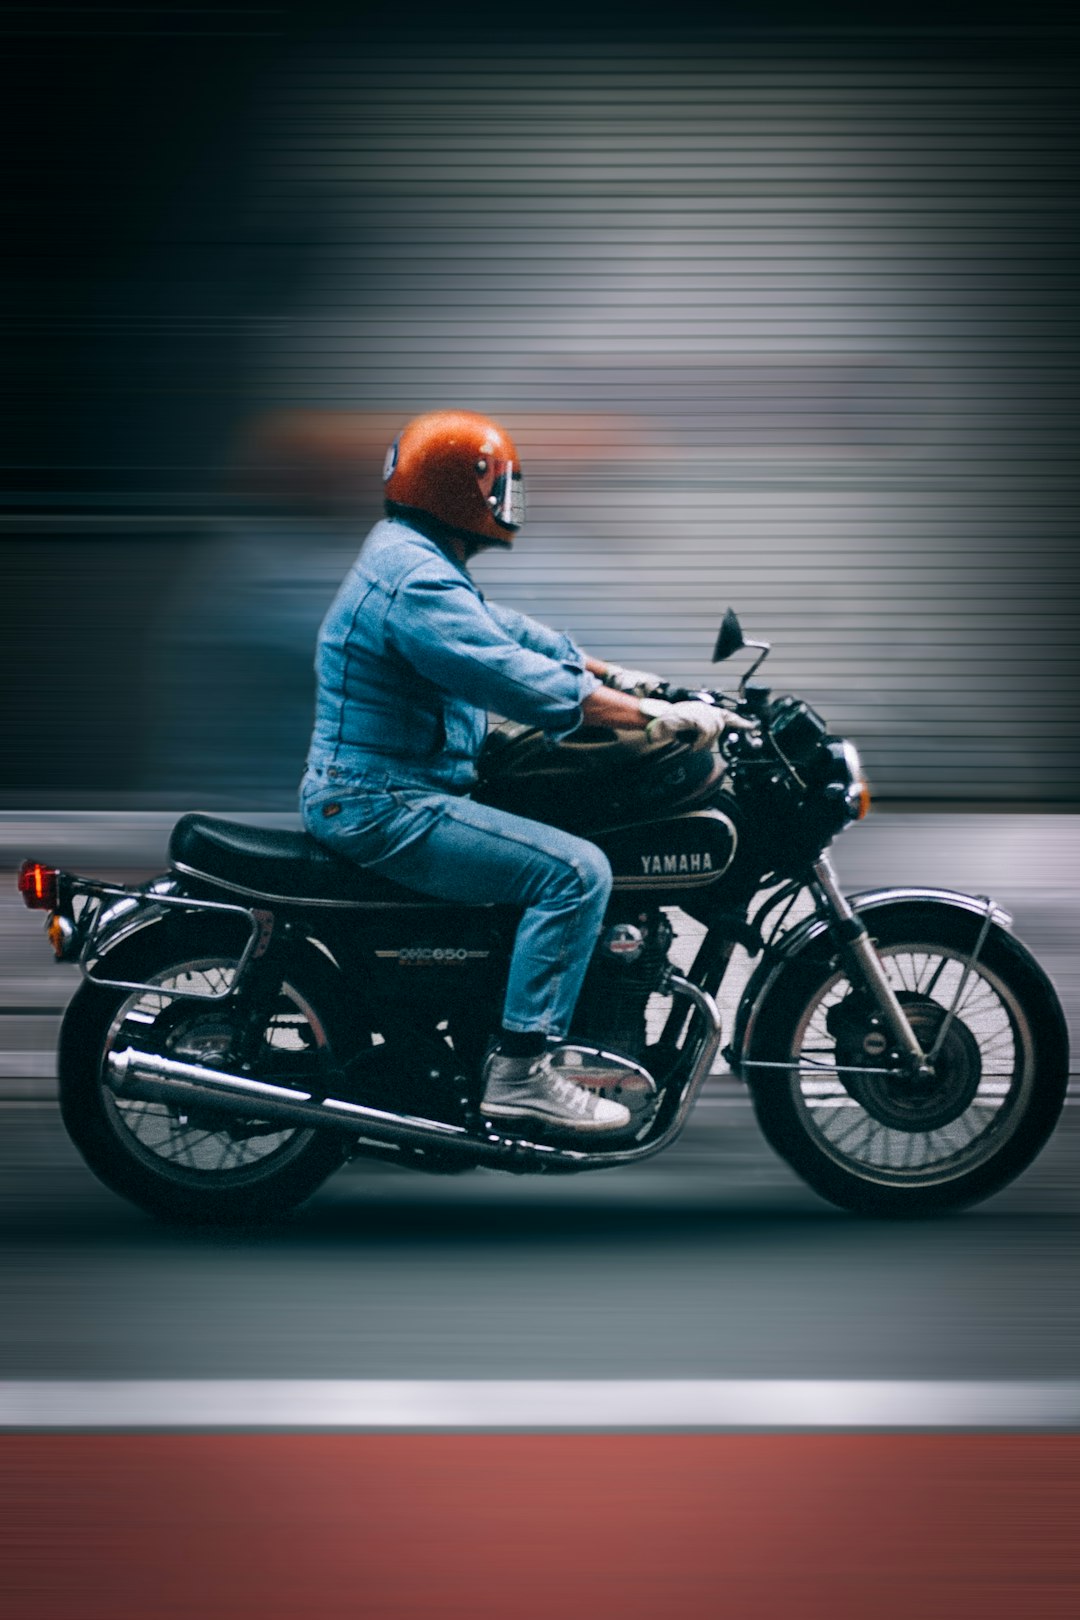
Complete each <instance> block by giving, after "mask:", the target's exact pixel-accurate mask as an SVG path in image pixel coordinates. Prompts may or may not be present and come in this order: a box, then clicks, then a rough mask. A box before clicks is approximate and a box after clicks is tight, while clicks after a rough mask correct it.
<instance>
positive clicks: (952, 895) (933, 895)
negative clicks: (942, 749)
mask: <svg viewBox="0 0 1080 1620" xmlns="http://www.w3.org/2000/svg"><path fill="white" fill-rule="evenodd" d="M848 903H849V904H850V905H851V907H852V909H853V910H854V911H856V912H857V913H858V914H859V916H860V917H861V918H862V919H863V921H864V922H865V923H866V926H867V928H868V929H869V931H870V933H871V935H872V934H873V932H874V919H875V917H878V918H880V917H881V916H882V914H883V913H885V912H889V913H890V914H891V913H892V912H893V911H894V910H896V909H898V908H899V907H902V906H907V905H922V906H925V905H936V906H942V907H945V908H946V909H947V910H949V911H951V912H953V913H954V914H959V915H964V914H966V915H968V916H970V917H971V918H972V921H973V923H974V925H975V928H974V930H973V933H972V945H974V943H975V940H976V938H977V930H978V928H979V927H981V925H982V924H983V922H985V920H986V916H987V913H988V912H989V915H990V920H991V923H993V924H996V925H997V926H998V927H999V928H1006V929H1009V928H1011V927H1012V918H1011V917H1010V915H1009V913H1008V912H1007V911H1004V910H1003V909H1002V908H1001V907H1000V906H998V905H996V904H995V903H994V901H992V900H990V899H988V898H987V897H985V896H981V895H973V894H960V893H958V892H957V891H956V890H953V889H924V888H892V889H864V890H863V891H862V892H861V893H859V894H852V895H849V896H848ZM812 953H817V954H818V955H821V956H823V957H824V958H825V959H827V958H828V957H830V956H832V955H833V954H834V953H835V946H834V944H833V941H832V938H831V936H830V934H829V926H828V923H827V922H826V921H825V920H824V918H823V917H821V916H819V915H817V914H816V913H815V914H814V915H813V916H810V917H804V919H803V920H802V922H801V923H798V924H796V926H795V927H794V928H790V929H788V931H787V933H785V934H784V935H783V936H782V937H781V939H780V940H779V941H778V942H777V943H776V945H772V946H769V947H768V948H767V949H766V951H765V954H764V956H763V957H762V959H761V961H760V962H759V963H758V965H757V967H756V968H755V969H754V971H753V973H752V974H751V975H750V978H749V979H748V980H747V984H746V988H745V990H744V991H743V994H742V999H741V1001H740V1002H739V1010H738V1012H737V1013H736V1015H735V1030H734V1033H733V1035H732V1039H731V1044H730V1046H728V1047H727V1049H726V1051H725V1053H724V1056H725V1057H726V1058H727V1060H728V1063H729V1064H730V1066H731V1072H732V1073H733V1074H734V1075H737V1076H738V1077H739V1078H744V1077H743V1075H742V1061H743V1057H744V1055H745V1053H746V1052H747V1050H748V1049H749V1047H750V1046H751V1044H752V1042H753V1040H754V1036H755V1033H756V1030H757V1027H758V1024H759V1023H760V1021H761V1019H762V1017H763V1016H764V1014H765V1011H766V1008H767V1006H768V1003H769V1001H770V1000H771V998H772V996H773V993H774V992H775V990H776V989H777V987H778V985H779V983H780V980H781V979H782V977H783V976H784V975H785V974H786V973H788V972H790V971H791V969H792V966H793V964H794V963H795V962H796V960H797V959H800V960H805V959H806V958H807V957H808V956H809V955H811V954H812Z"/></svg>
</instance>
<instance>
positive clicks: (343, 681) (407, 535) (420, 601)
mask: <svg viewBox="0 0 1080 1620" xmlns="http://www.w3.org/2000/svg"><path fill="white" fill-rule="evenodd" d="M315 675H316V683H317V693H316V702H315V731H314V735H313V737H312V742H311V750H310V753H309V755H308V768H309V770H311V771H314V772H316V773H319V774H327V773H328V774H330V775H331V776H332V777H333V778H334V779H338V780H342V779H344V780H357V779H364V780H367V781H379V782H383V783H386V782H393V783H398V784H402V785H409V784H415V785H417V786H423V787H431V786H437V787H440V788H443V789H445V790H448V791H450V792H456V793H463V792H467V791H468V789H469V788H470V787H471V786H472V784H473V783H474V782H475V780H476V760H477V756H478V754H479V752H480V748H481V745H482V743H483V741H484V736H485V733H486V730H487V711H488V710H489V709H491V710H494V712H495V713H496V714H500V715H503V716H504V717H505V718H506V719H508V720H519V721H522V722H524V723H525V724H526V725H531V726H539V727H541V728H542V729H543V730H544V731H545V732H546V733H547V735H548V736H549V737H550V738H551V739H552V740H553V741H558V740H559V739H560V738H562V737H565V736H567V735H568V734H569V733H570V732H572V731H573V730H574V729H575V728H576V727H577V726H579V725H580V724H581V704H582V701H583V699H584V698H585V697H587V696H588V694H589V693H590V692H591V691H592V690H593V689H594V688H595V687H596V686H597V685H598V684H599V683H598V682H597V679H596V677H595V676H594V675H591V674H589V672H588V671H587V670H586V668H585V659H584V655H583V654H582V653H581V652H580V651H579V649H578V648H577V647H576V646H575V645H574V643H573V642H572V641H571V640H570V639H569V637H568V636H564V635H560V634H558V633H557V632H556V631H554V630H549V629H548V628H547V627H546V626H545V625H542V624H538V623H537V622H536V621H535V620H534V619H529V618H527V617H526V616H525V615H524V614H522V613H515V612H513V611H512V610H510V609H507V608H502V607H498V606H496V604H495V603H493V602H486V601H485V600H484V597H483V596H482V594H481V592H480V591H479V590H478V588H477V586H476V585H475V584H474V582H473V580H472V578H471V577H470V575H469V572H468V570H467V569H466V568H465V567H464V565H462V564H460V563H458V562H457V561H456V559H455V558H453V557H452V556H450V555H448V554H447V553H446V552H445V551H443V549H442V548H441V547H440V546H439V545H438V544H437V543H436V541H435V540H433V539H430V538H429V537H428V536H427V535H425V534H422V533H420V532H419V531H418V530H417V529H415V528H413V527H412V526H411V525H410V524H408V523H406V522H404V521H402V520H401V519H400V518H386V519H384V520H383V521H381V522H379V523H377V524H376V525H375V527H374V528H373V529H372V531H371V533H370V534H369V535H368V537H367V539H366V540H365V542H364V545H363V547H362V548H361V551H360V554H359V556H358V557H357V559H356V561H355V563H354V564H353V566H352V567H351V568H350V570H349V572H348V574H347V575H346V576H345V579H344V581H343V583H342V586H341V589H340V590H339V591H338V593H337V596H336V597H335V598H334V601H333V603H332V604H331V606H330V610H329V612H328V613H327V615H326V618H325V619H324V620H323V623H322V628H321V630H320V631H319V641H318V648H317V651H316V656H315Z"/></svg>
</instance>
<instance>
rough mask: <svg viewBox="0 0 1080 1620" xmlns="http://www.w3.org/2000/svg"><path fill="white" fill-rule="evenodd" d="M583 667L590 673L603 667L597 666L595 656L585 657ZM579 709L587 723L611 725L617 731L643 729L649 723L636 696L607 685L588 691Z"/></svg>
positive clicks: (598, 671)
mask: <svg viewBox="0 0 1080 1620" xmlns="http://www.w3.org/2000/svg"><path fill="white" fill-rule="evenodd" d="M585 667H586V669H587V670H588V671H589V672H590V674H592V675H599V674H600V673H601V672H602V670H603V669H604V668H605V666H604V665H603V664H601V665H600V666H599V668H597V661H596V659H595V658H589V659H586V662H585ZM581 711H582V713H583V714H584V716H585V720H586V723H587V724H588V725H590V726H613V727H614V728H615V729H616V730H617V731H644V729H645V727H646V726H647V725H648V723H649V716H648V715H646V714H643V713H642V710H641V705H640V703H639V702H638V700H637V698H632V697H630V696H629V695H628V694H627V693H626V692H615V691H612V690H611V689H610V688H609V687H607V686H598V687H597V688H596V691H595V692H590V693H589V695H588V697H587V698H586V699H585V701H584V703H583V704H582V705H581Z"/></svg>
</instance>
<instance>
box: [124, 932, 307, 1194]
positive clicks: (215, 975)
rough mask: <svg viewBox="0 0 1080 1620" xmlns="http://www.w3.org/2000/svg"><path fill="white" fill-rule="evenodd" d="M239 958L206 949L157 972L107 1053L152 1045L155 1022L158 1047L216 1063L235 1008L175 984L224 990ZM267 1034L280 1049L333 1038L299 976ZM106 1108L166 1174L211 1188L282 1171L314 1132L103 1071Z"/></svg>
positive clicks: (129, 1007) (284, 993) (127, 1007)
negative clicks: (186, 1102)
mask: <svg viewBox="0 0 1080 1620" xmlns="http://www.w3.org/2000/svg"><path fill="white" fill-rule="evenodd" d="M235 971H236V963H235V961H228V960H224V959H221V958H216V957H215V958H204V959H200V960H198V961H192V962H184V963H181V964H177V965H175V966H173V967H170V968H168V969H167V970H166V971H165V972H164V973H162V974H158V975H152V976H150V977H149V978H148V979H147V984H148V985H154V986H157V987H159V988H155V989H153V990H149V989H147V990H141V991H138V992H136V993H135V994H133V995H131V996H129V998H128V999H127V1000H126V1001H125V1002H124V1003H123V1005H122V1006H121V1007H120V1008H119V1010H118V1011H117V1014H116V1017H115V1018H114V1019H113V1022H112V1024H111V1026H110V1028H109V1033H108V1036H107V1038H106V1041H105V1047H104V1051H103V1054H102V1074H103V1075H104V1073H105V1060H106V1059H107V1058H108V1055H109V1053H110V1052H112V1051H114V1050H115V1051H119V1050H122V1049H123V1048H124V1047H125V1046H128V1045H130V1044H131V1043H132V1042H133V1041H134V1042H135V1043H136V1044H139V1045H143V1046H145V1045H146V1043H147V1037H148V1034H149V1033H150V1031H151V1030H155V1031H159V1032H160V1041H159V1042H158V1043H155V1044H156V1045H157V1050H159V1051H161V1052H162V1053H164V1054H166V1055H167V1056H169V1057H175V1058H180V1059H183V1060H185V1061H187V1062H189V1063H206V1064H209V1065H212V1064H213V1063H214V1062H216V1061H218V1060H220V1058H221V1057H222V1056H223V1054H224V1053H225V1052H226V1050H227V1049H228V1045H229V1040H230V1037H231V1034H232V1029H231V1026H230V1023H229V1017H228V1012H227V1010H226V1008H225V1007H224V1006H223V1005H222V1004H221V1003H220V1002H219V1003H212V1004H206V1003H200V1002H197V1001H191V1000H188V999H187V997H186V996H183V997H181V996H177V995H175V994H173V995H170V993H169V992H170V991H178V990H184V991H187V992H188V993H191V992H194V993H196V994H203V995H206V994H210V993H219V994H220V993H221V992H222V991H224V990H225V989H227V987H228V986H229V985H230V984H231V983H232V978H233V975H234V973H235ZM263 1040H264V1043H265V1045H266V1047H267V1048H268V1049H269V1052H270V1053H272V1054H278V1053H280V1054H283V1055H284V1054H288V1053H289V1052H296V1053H297V1054H298V1055H299V1054H301V1053H306V1052H309V1051H311V1050H312V1048H315V1047H323V1046H325V1045H326V1044H327V1038H326V1031H325V1029H324V1027H323V1025H322V1024H321V1023H320V1021H319V1017H318V1014H317V1013H316V1012H315V1010H314V1008H313V1007H312V1006H311V1004H310V1003H309V1002H307V1001H306V1000H305V999H304V997H303V996H302V995H301V994H300V992H299V991H298V990H296V989H295V988H294V987H293V986H292V985H289V984H285V985H283V986H282V988H281V990H280V992H279V995H278V1001H277V1005H276V1007H275V1008H274V1011H273V1013H272V1015H271V1017H270V1020H269V1022H268V1024H267V1027H266V1030H265V1031H264V1035H263ZM101 1085H102V1094H103V1097H104V1102H105V1108H106V1111H107V1113H108V1114H109V1117H110V1119H111V1120H112V1122H113V1125H114V1127H115V1129H116V1131H117V1134H118V1135H119V1136H120V1137H121V1139H122V1140H123V1141H124V1142H125V1145H126V1146H127V1148H128V1149H129V1151H130V1152H132V1153H133V1154H134V1156H135V1157H136V1158H137V1159H140V1160H141V1161H142V1162H143V1163H144V1164H146V1165H148V1166H149V1167H151V1168H152V1169H153V1170H155V1171H156V1172H157V1173H158V1174H159V1175H166V1176H168V1177H169V1178H170V1179H172V1180H175V1181H179V1182H184V1183H187V1184H192V1183H197V1184H198V1185H199V1186H200V1187H203V1188H205V1187H207V1186H208V1185H209V1184H211V1183H214V1184H218V1185H221V1186H228V1187H237V1186H241V1185H243V1184H244V1183H246V1182H251V1181H256V1180H260V1179H262V1177H263V1176H265V1175H266V1174H268V1173H269V1172H271V1171H273V1172H275V1173H276V1172H277V1171H278V1170H280V1169H281V1168H283V1166H284V1165H286V1164H288V1163H290V1162H291V1161H292V1160H293V1159H295V1158H296V1157H297V1156H298V1155H299V1154H300V1153H301V1152H302V1151H303V1150H304V1148H305V1147H306V1146H307V1145H308V1143H309V1142H310V1141H311V1138H312V1136H313V1135H314V1132H313V1131H311V1130H309V1129H306V1128H303V1127H295V1126H288V1127H285V1128H284V1129H283V1128H281V1127H280V1126H272V1127H271V1126H269V1125H267V1124H265V1123H260V1122H257V1121H254V1120H244V1119H236V1120H234V1119H232V1118H231V1117H227V1116H225V1115H211V1114H203V1115H199V1114H198V1113H197V1112H196V1111H195V1110H191V1111H186V1110H184V1109H183V1108H179V1107H172V1106H170V1105H168V1104H166V1103H159V1102H145V1101H142V1100H140V1099H137V1098H130V1097H122V1096H118V1095H117V1094H116V1093H115V1092H114V1091H113V1089H112V1087H111V1086H110V1085H109V1084H108V1082H107V1081H105V1080H104V1079H102V1082H101Z"/></svg>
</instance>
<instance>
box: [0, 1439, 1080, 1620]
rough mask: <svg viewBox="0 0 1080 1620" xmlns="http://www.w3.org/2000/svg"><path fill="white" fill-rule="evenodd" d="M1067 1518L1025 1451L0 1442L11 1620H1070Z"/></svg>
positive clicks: (1077, 1579) (1074, 1451) (972, 1447)
mask: <svg viewBox="0 0 1080 1620" xmlns="http://www.w3.org/2000/svg"><path fill="white" fill-rule="evenodd" d="M1078 1511H1080V1442H1078V1441H1077V1440H1076V1439H1075V1438H1073V1437H1068V1438H1066V1437H1059V1436H1050V1435H1024V1436H1020V1435H1007V1436H1000V1435H997V1436H995V1435H950V1436H944V1435H915V1434H912V1435H898V1436H881V1435H871V1434H861V1435H831V1434H815V1435H794V1436H792V1435H758V1436H743V1435H735V1436H730V1435H725V1436H673V1435H647V1436H633V1435H605V1436H600V1435H569V1436H556V1435H533V1436H509V1435H487V1436H477V1435H444V1436H430V1435H404V1436H401V1435H395V1436H392V1437H391V1436H385V1437H383V1436H373V1435H329V1436H328V1435H287V1436H279V1435H254V1436H253V1435H245V1436H237V1435H228V1436H225V1435H209V1436H208V1435H168V1436H161V1435H139V1436H132V1435H100V1436H89V1435H84V1436H77V1437H72V1436H63V1435H47V1436H43V1435H30V1436H20V1437H5V1438H3V1439H2V1440H0V1548H2V1551H3V1555H4V1565H5V1574H6V1581H5V1585H6V1588H7V1594H8V1600H9V1602H10V1603H11V1605H12V1607H11V1608H10V1610H9V1612H10V1613H11V1614H12V1615H15V1616H17V1617H18V1620H70V1617H71V1616H73V1615H78V1616H79V1620H146V1617H147V1616H150V1615H153V1616H162V1617H164V1616H174V1615H175V1616H177V1617H179V1616H190V1615H200V1616H205V1617H206V1620H225V1617H227V1616H228V1617H233V1616H238V1615H251V1616H256V1615H257V1616H258V1617H259V1620H296V1617H297V1616H299V1615H314V1614H318V1615H319V1616H320V1617H321V1620H339V1617H341V1620H344V1617H345V1616H348V1617H350V1620H352V1617H354V1616H357V1615H365V1616H367V1615H370V1616H378V1617H379V1620H391V1617H402V1620H403V1617H406V1616H409V1617H411V1616H420V1615H436V1614H437V1615H440V1616H449V1615H461V1616H469V1617H475V1620H489V1617H490V1620H507V1617H508V1616H513V1620H550V1617H551V1616H553V1615H558V1616H560V1617H562V1620H660V1617H662V1616H668V1615H678V1616H679V1617H680V1620H715V1617H716V1616H718V1615H731V1616H738V1620H778V1617H780V1616H787V1615H799V1616H800V1617H805V1620H866V1617H867V1616H870V1615H873V1616H874V1617H875V1620H910V1617H911V1616H912V1615H919V1616H922V1617H925V1620H1015V1617H1016V1616H1017V1615H1023V1616H1024V1617H1025V1620H1074V1617H1075V1615H1076V1613H1077V1608H1078V1605H1080V1542H1078V1541H1077V1538H1076V1536H1075V1533H1074V1528H1075V1524H1076V1519H1077V1514H1078ZM243 1549H249V1553H248V1554H245V1553H244V1551H243Z"/></svg>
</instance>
